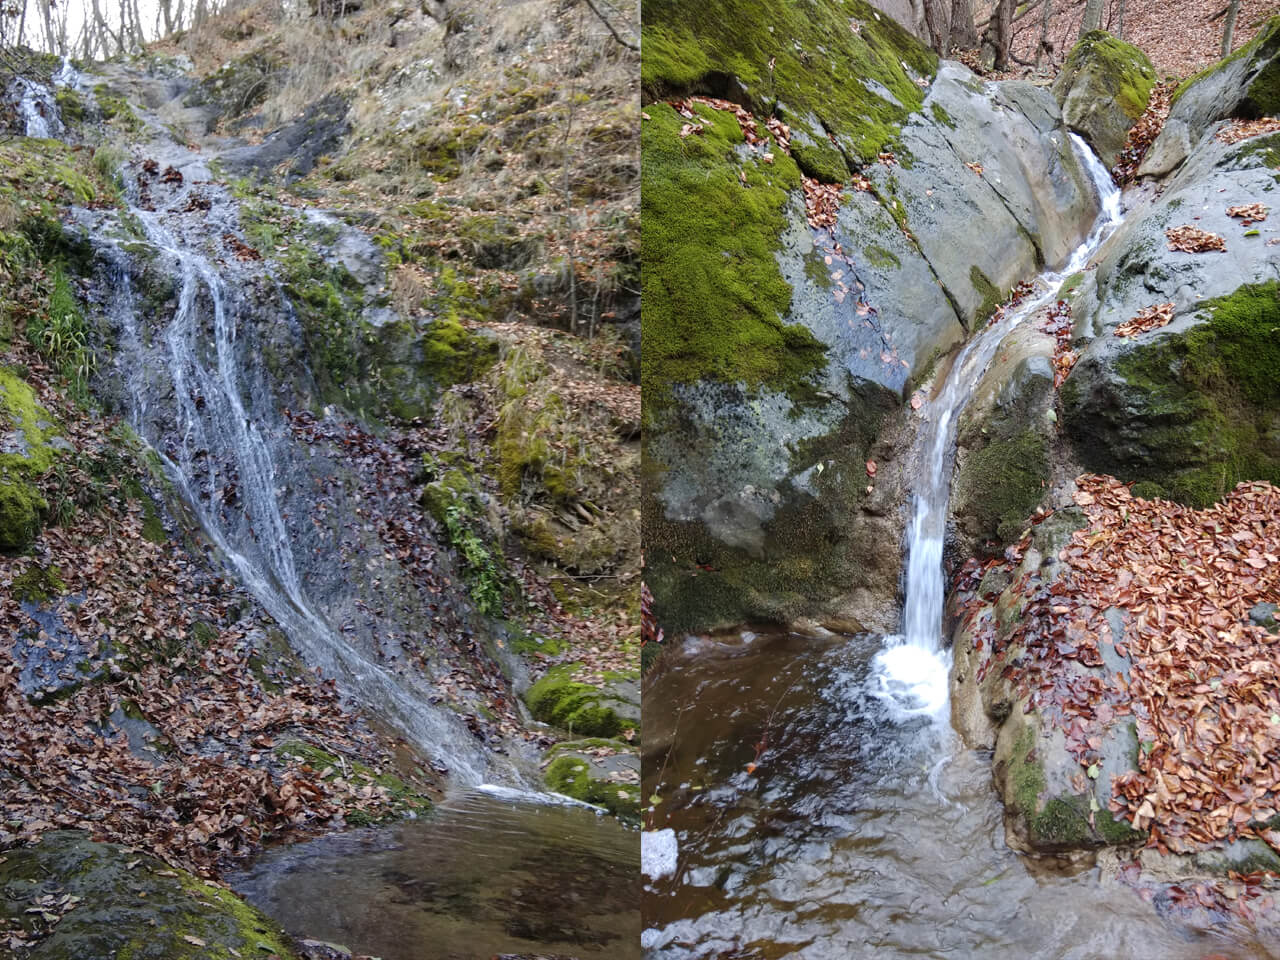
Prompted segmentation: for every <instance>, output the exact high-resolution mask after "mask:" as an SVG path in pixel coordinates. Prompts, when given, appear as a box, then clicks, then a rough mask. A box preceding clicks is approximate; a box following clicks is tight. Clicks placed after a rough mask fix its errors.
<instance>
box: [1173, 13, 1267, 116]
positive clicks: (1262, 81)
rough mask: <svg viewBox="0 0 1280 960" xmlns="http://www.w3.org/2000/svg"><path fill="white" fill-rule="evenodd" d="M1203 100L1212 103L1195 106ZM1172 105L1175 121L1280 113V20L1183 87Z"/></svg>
mask: <svg viewBox="0 0 1280 960" xmlns="http://www.w3.org/2000/svg"><path fill="white" fill-rule="evenodd" d="M1193 91H1194V92H1193ZM1200 99H1204V100H1206V101H1208V102H1207V103H1206V104H1204V105H1201V104H1199V103H1197V102H1195V101H1197V100H1200ZM1184 100H1186V101H1187V102H1186V103H1184V102H1183V101H1184ZM1172 104H1173V110H1172V111H1171V112H1170V116H1171V117H1183V116H1192V117H1197V118H1199V119H1213V118H1216V117H1221V116H1238V117H1242V118H1245V119H1253V118H1257V117H1267V116H1275V115H1276V114H1277V113H1280V17H1272V18H1271V19H1270V20H1268V21H1267V23H1266V24H1265V25H1264V26H1263V27H1262V28H1261V29H1260V30H1259V31H1258V32H1257V33H1256V34H1255V35H1254V38H1253V39H1252V40H1250V41H1249V42H1248V43H1246V44H1245V45H1244V46H1242V47H1241V48H1240V49H1239V50H1237V51H1236V52H1235V53H1233V54H1231V55H1230V56H1229V57H1226V58H1224V59H1223V60H1220V61H1218V62H1217V63H1215V64H1213V65H1212V66H1209V67H1206V68H1205V69H1204V70H1201V71H1200V72H1199V73H1197V74H1195V75H1194V76H1191V77H1188V78H1187V79H1186V80H1184V81H1183V82H1182V83H1180V84H1179V85H1178V88H1177V89H1176V90H1175V91H1174V92H1173V97H1172Z"/></svg>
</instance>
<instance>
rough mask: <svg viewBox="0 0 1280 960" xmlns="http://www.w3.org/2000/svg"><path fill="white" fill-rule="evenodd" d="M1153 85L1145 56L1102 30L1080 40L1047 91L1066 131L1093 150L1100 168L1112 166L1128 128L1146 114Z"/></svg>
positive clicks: (1135, 48) (1151, 69)
mask: <svg viewBox="0 0 1280 960" xmlns="http://www.w3.org/2000/svg"><path fill="white" fill-rule="evenodd" d="M1155 84H1156V71H1155V67H1153V66H1152V65H1151V61H1150V60H1148V59H1147V55H1146V54H1145V53H1143V52H1142V51H1141V50H1139V49H1138V48H1137V47H1135V46H1134V45H1133V44H1130V43H1125V42H1124V41H1123V40H1120V39H1118V38H1116V37H1113V36H1111V35H1110V34H1109V33H1106V32H1105V31H1102V30H1093V31H1091V32H1089V33H1086V34H1085V35H1084V36H1083V37H1081V38H1080V40H1079V42H1078V43H1077V44H1076V45H1075V47H1074V48H1072V50H1071V53H1070V54H1069V55H1068V56H1067V60H1066V63H1064V64H1063V67H1062V72H1061V73H1059V74H1058V79H1057V81H1055V83H1054V85H1053V92H1054V95H1055V96H1056V97H1057V98H1058V102H1059V103H1060V104H1062V116H1063V120H1065V121H1066V124H1067V126H1069V127H1070V128H1071V129H1073V130H1075V131H1076V132H1077V133H1079V134H1080V135H1081V136H1083V137H1084V138H1085V139H1086V140H1088V141H1089V145H1090V146H1092V147H1093V149H1094V151H1095V152H1096V153H1097V154H1098V156H1099V157H1100V158H1101V159H1102V162H1103V164H1104V165H1106V166H1108V167H1110V166H1113V165H1114V164H1115V162H1116V158H1117V156H1118V155H1119V153H1120V151H1121V150H1122V149H1123V148H1124V144H1125V138H1126V137H1127V135H1128V132H1129V128H1130V127H1132V126H1133V125H1134V123H1135V122H1137V120H1138V118H1139V117H1141V116H1142V114H1143V112H1144V111H1145V110H1146V109H1147V101H1148V100H1149V99H1150V97H1151V90H1152V88H1153V87H1154V86H1155Z"/></svg>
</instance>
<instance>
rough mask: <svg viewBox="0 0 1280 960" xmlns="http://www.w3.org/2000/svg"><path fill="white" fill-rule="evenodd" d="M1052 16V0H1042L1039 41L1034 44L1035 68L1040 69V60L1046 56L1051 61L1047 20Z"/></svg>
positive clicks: (1051, 51)
mask: <svg viewBox="0 0 1280 960" xmlns="http://www.w3.org/2000/svg"><path fill="white" fill-rule="evenodd" d="M1052 18H1053V0H1044V11H1043V12H1042V14H1041V16H1040V42H1039V43H1037V44H1036V63H1035V68H1036V70H1039V69H1040V60H1041V58H1042V57H1045V56H1048V58H1049V62H1050V63H1052V62H1053V44H1051V43H1050V42H1049V21H1050V20H1051V19H1052Z"/></svg>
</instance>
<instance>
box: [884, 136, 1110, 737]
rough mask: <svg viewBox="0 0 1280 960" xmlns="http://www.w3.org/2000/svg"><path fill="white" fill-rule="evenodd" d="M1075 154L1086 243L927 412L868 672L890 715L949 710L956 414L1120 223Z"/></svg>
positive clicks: (973, 351) (1086, 155) (975, 350)
mask: <svg viewBox="0 0 1280 960" xmlns="http://www.w3.org/2000/svg"><path fill="white" fill-rule="evenodd" d="M1070 136H1071V143H1072V147H1073V149H1074V150H1075V153H1076V155H1077V157H1079V159H1080V161H1081V162H1082V163H1083V164H1084V166H1085V169H1086V170H1087V171H1088V174H1089V179H1090V180H1091V181H1092V182H1093V184H1094V187H1095V188H1096V190H1097V192H1098V196H1099V201H1100V210H1099V213H1098V217H1097V219H1096V220H1095V222H1094V225H1093V229H1092V230H1091V231H1090V233H1089V236H1088V237H1087V238H1086V239H1085V241H1084V242H1083V243H1081V244H1080V246H1079V247H1077V248H1076V249H1075V251H1074V252H1073V253H1072V254H1071V257H1070V258H1069V259H1068V261H1067V264H1066V265H1065V266H1064V267H1063V268H1062V269H1061V270H1060V271H1046V272H1045V273H1043V274H1041V275H1040V276H1039V277H1038V278H1036V281H1035V285H1034V293H1033V294H1031V295H1029V296H1028V297H1027V298H1026V299H1025V300H1024V301H1023V302H1022V303H1020V304H1019V305H1018V306H1017V307H1015V308H1013V309H1011V310H1009V311H1007V312H1006V314H1005V316H1004V318H1003V319H1002V320H1001V321H1000V322H999V323H995V324H992V325H990V326H988V327H987V328H986V329H984V330H981V331H979V332H978V333H977V334H975V335H974V336H973V338H972V339H970V341H969V342H968V343H967V344H966V345H965V347H964V348H963V349H962V350H961V351H960V355H959V356H958V357H957V358H956V361H955V363H954V364H953V365H952V367H951V370H950V371H949V373H948V374H947V379H946V381H945V383H944V384H943V386H942V389H941V390H940V391H939V392H938V394H937V396H936V397H935V398H934V399H932V400H930V401H929V402H928V404H927V405H926V406H925V407H924V409H923V412H924V415H925V422H924V426H923V443H922V446H921V450H922V451H923V462H922V463H920V465H919V469H918V470H917V471H916V483H915V487H914V489H913V490H912V494H913V500H914V504H913V512H912V518H911V525H910V527H909V528H908V531H907V557H908V560H907V587H906V601H905V604H904V610H903V621H904V623H903V628H904V633H903V634H902V635H900V636H893V637H890V638H888V644H887V645H886V647H885V649H884V650H882V651H881V652H880V653H879V654H877V655H876V658H875V660H874V662H873V665H872V678H871V682H872V691H873V693H875V694H876V695H877V696H879V697H882V698H883V699H885V700H886V701H887V702H888V703H889V704H890V708H891V712H892V713H893V715H894V716H896V717H899V718H906V717H912V716H918V715H922V714H927V715H932V716H940V715H941V713H942V711H943V710H944V708H945V707H946V704H947V675H948V672H949V670H950V654H949V651H947V650H944V648H943V643H942V606H943V599H944V591H945V587H946V584H945V582H944V577H943V570H942V549H943V541H944V538H945V535H946V526H947V506H948V503H949V501H950V498H951V474H952V471H953V468H954V466H955V446H956V427H957V425H958V422H959V419H960V414H961V413H962V412H963V411H964V408H965V405H966V404H967V403H968V402H969V399H970V397H971V396H972V395H973V391H974V389H975V388H976V387H977V385H978V382H979V381H980V380H981V379H982V375H983V373H984V372H985V371H986V369H987V366H988V365H989V364H990V362H991V359H992V357H994V356H995V354H996V352H997V351H998V350H999V348H1000V344H1001V343H1002V342H1003V341H1004V338H1005V337H1006V336H1008V335H1009V333H1010V332H1011V331H1012V330H1013V329H1014V327H1016V326H1018V324H1020V323H1021V322H1022V321H1023V320H1025V319H1027V318H1028V317H1031V316H1034V315H1035V314H1036V313H1037V312H1038V311H1039V310H1040V309H1041V308H1043V307H1044V306H1046V305H1047V304H1050V303H1052V302H1054V301H1055V300H1056V299H1057V296H1058V291H1059V290H1060V289H1061V287H1062V284H1063V281H1065V280H1066V279H1067V278H1068V277H1070V276H1071V275H1072V274H1074V273H1077V272H1079V271H1080V270H1083V269H1084V268H1085V266H1086V265H1087V264H1088V262H1089V259H1090V257H1092V256H1093V255H1094V254H1095V253H1096V252H1097V250H1098V248H1099V247H1101V245H1102V244H1103V243H1104V242H1105V241H1106V239H1107V238H1108V237H1109V236H1111V234H1112V233H1113V232H1114V230H1115V228H1116V226H1117V225H1118V224H1119V223H1120V219H1121V215H1120V189H1119V188H1118V187H1117V186H1116V185H1115V182H1114V181H1113V180H1112V179H1111V174H1110V173H1109V172H1108V171H1107V169H1106V168H1105V167H1104V166H1103V165H1102V163H1101V161H1099V160H1098V158H1097V157H1096V156H1095V155H1094V153H1093V151H1092V150H1090V149H1089V147H1088V146H1087V145H1086V144H1085V143H1084V141H1083V140H1081V139H1080V138H1079V137H1078V136H1077V135H1076V134H1074V133H1073V134H1071V135H1070Z"/></svg>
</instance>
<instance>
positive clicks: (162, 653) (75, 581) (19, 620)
mask: <svg viewBox="0 0 1280 960" xmlns="http://www.w3.org/2000/svg"><path fill="white" fill-rule="evenodd" d="M11 359H13V358H11ZM22 360H23V361H24V363H25V364H26V367H27V369H28V370H29V371H31V372H30V375H29V378H28V379H29V382H31V384H32V386H33V387H34V388H35V390H36V392H37V395H38V398H39V401H40V403H41V404H43V405H44V406H45V407H46V408H47V409H49V410H51V411H53V412H54V413H55V415H56V416H57V417H58V418H59V419H60V421H61V426H62V429H63V436H64V438H65V439H66V440H67V441H68V443H70V444H71V445H72V447H73V448H74V452H69V453H67V454H65V455H64V458H66V459H70V460H71V461H72V462H73V463H74V466H73V467H72V468H71V473H70V474H69V475H68V474H66V473H62V474H59V473H58V472H57V471H56V470H55V471H51V472H50V474H49V475H47V476H45V477H44V478H43V479H42V480H41V481H40V486H41V488H42V492H43V493H44V495H45V497H46V499H48V500H49V501H50V502H51V503H59V502H61V498H63V497H65V496H66V493H67V490H68V489H71V490H73V491H75V492H77V493H78V494H80V495H81V496H82V501H81V503H80V505H79V508H78V509H76V510H74V511H71V510H70V509H68V508H65V507H64V513H63V516H64V519H63V522H62V525H61V526H53V527H49V528H47V529H46V530H45V531H44V532H43V533H42V534H41V535H40V537H39V539H38V540H37V541H36V543H35V545H34V547H33V549H32V551H31V553H30V555H27V556H5V557H0V587H3V589H0V623H2V624H3V629H2V630H0V705H2V709H3V713H4V716H5V722H4V723H3V724H0V847H3V846H5V845H8V844H14V843H27V842H33V841H35V840H36V839H38V838H39V836H40V835H41V834H42V833H43V832H44V831H45V830H49V829H53V828H62V827H72V828H81V829H87V830H90V831H91V832H92V833H93V834H94V836H96V837H99V838H103V839H108V840H113V841H118V842H121V843H125V844H132V845H135V846H137V847H139V848H142V849H146V850H148V851H151V852H152V853H155V854H156V855H157V856H159V857H161V858H162V859H164V860H166V861H168V862H169V863H171V864H174V865H179V866H183V867H187V868H190V869H194V870H197V871H199V872H201V873H203V874H205V875H209V874H210V873H211V872H213V871H214V869H215V868H216V865H217V864H218V863H220V862H223V861H226V860H229V859H233V858H236V857H240V856H243V855H245V854H248V853H250V852H251V851H252V850H254V849H255V847H256V846H257V845H258V844H260V843H261V842H262V841H263V840H264V839H265V838H266V837H267V836H271V835H280V834H281V833H285V832H291V831H298V830H303V831H306V830H312V829H316V828H319V827H321V826H329V825H333V824H340V823H342V822H343V818H344V816H346V815H349V814H350V813H351V812H352V811H355V810H360V811H364V812H365V813H367V814H369V815H371V816H377V815H380V814H382V813H385V812H388V811H389V809H390V806H391V802H390V798H389V796H388V792H387V790H386V789H385V788H384V787H383V786H381V785H379V784H378V783H377V782H376V781H375V777H374V775H373V773H374V772H376V771H377V769H378V768H379V767H380V766H381V765H382V763H383V762H384V760H385V759H386V756H385V755H384V754H382V753H381V751H380V749H379V747H378V744H377V742H376V740H375V738H374V737H373V735H372V734H371V733H369V732H368V731H366V730H364V729H362V727H361V726H360V725H359V724H358V723H357V721H356V719H355V718H354V717H352V716H351V715H350V714H348V713H346V712H345V711H344V709H343V707H342V705H341V703H340V701H339V699H338V695H337V693H336V691H335V690H334V689H333V687H332V685H331V684H330V683H324V682H321V681H320V680H319V679H318V678H317V677H315V676H314V675H310V674H307V673H305V672H303V671H302V670H300V669H298V668H296V667H288V666H284V667H279V666H272V664H271V661H270V659H269V657H268V655H267V654H266V653H265V652H264V651H263V650H262V649H259V647H260V645H261V644H263V643H264V638H265V637H266V636H267V631H268V630H269V629H270V623H269V622H268V621H267V620H266V619H265V618H264V617H263V616H262V615H260V614H259V613H256V612H254V611H255V610H256V608H255V606H254V605H253V603H252V601H251V600H250V599H249V598H248V597H247V596H246V595H245V594H243V593H242V592H241V591H240V590H239V589H237V588H234V587H232V586H231V585H230V584H229V583H227V582H226V581H225V580H222V579H221V578H219V577H218V576H216V575H214V574H213V573H211V572H210V571H209V570H208V569H207V568H206V567H205V566H204V565H203V563H201V562H198V561H195V560H193V558H192V557H191V556H190V555H188V554H187V553H186V552H185V551H184V550H183V549H182V548H181V547H180V546H179V545H178V544H177V543H176V542H174V541H173V540H166V541H164V542H159V543H157V542H153V540H152V539H148V538H147V537H145V536H144V535H143V530H144V523H145V522H146V521H145V517H144V515H143V510H142V508H141V506H140V505H139V503H138V502H137V501H136V500H131V499H130V498H129V496H128V494H127V492H126V487H125V484H126V483H127V482H129V481H130V480H131V476H130V472H129V471H128V470H127V469H123V468H122V467H121V464H122V463H123V464H127V463H128V462H129V461H128V460H126V459H122V458H121V456H120V446H119V445H120V442H121V441H120V439H119V437H120V436H121V434H120V433H119V431H117V430H115V429H114V426H115V425H114V424H113V423H112V422H110V421H102V420H98V419H95V418H93V417H91V416H89V415H87V414H85V413H84V412H83V411H81V410H79V409H78V408H76V407H75V406H74V405H72V404H70V403H69V402H65V401H63V400H62V398H61V397H60V396H59V394H58V393H57V392H56V391H55V390H53V389H51V388H50V387H49V385H48V384H47V383H46V382H45V380H44V379H43V375H42V368H41V366H40V364H39V361H38V359H36V358H34V357H23V358H22ZM68 480H69V483H68ZM89 490H92V491H93V497H94V502H92V503H89V502H87V501H85V500H84V499H83V495H84V494H85V492H86V491H89ZM50 575H56V577H57V579H58V581H60V585H59V586H57V587H56V588H55V589H51V590H50V591H49V592H50V593H52V594H54V596H53V597H51V598H50V599H46V600H41V599H40V598H39V597H38V596H35V595H33V594H32V593H31V592H30V591H29V590H23V589H21V586H19V588H18V589H16V590H15V583H17V584H19V585H21V584H24V583H30V582H32V581H33V580H35V581H36V582H40V581H41V580H44V578H46V577H48V576H50ZM44 582H46V583H49V582H54V581H49V580H44ZM41 663H44V664H45V665H46V666H47V667H48V668H49V669H48V671H46V672H41V671H39V670H37V669H36V667H35V666H33V665H35V664H41ZM37 702H39V703H41V704H42V705H37ZM131 737H132V740H133V742H132V743H131ZM286 740H306V741H310V742H312V743H315V744H318V745H323V746H324V748H325V749H326V750H333V751H337V752H341V753H346V754H347V755H348V756H351V757H360V758H362V760H363V761H364V764H365V767H364V769H365V770H367V771H370V772H369V773H367V774H362V775H357V774H354V773H350V772H348V773H347V774H345V775H343V776H334V775H333V774H334V771H318V770H314V769H312V768H311V767H310V766H308V765H307V764H306V763H305V762H304V761H302V760H299V759H297V758H294V757H286V756H282V755H279V754H278V753H277V752H276V751H275V749H274V748H276V747H278V746H279V745H281V744H282V743H283V742H284V741H286Z"/></svg>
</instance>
